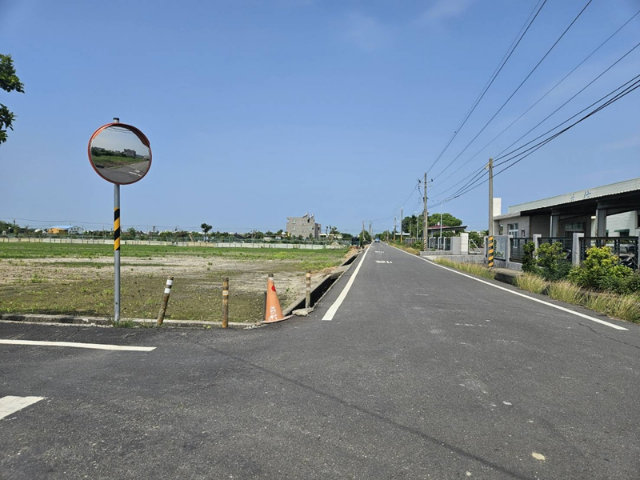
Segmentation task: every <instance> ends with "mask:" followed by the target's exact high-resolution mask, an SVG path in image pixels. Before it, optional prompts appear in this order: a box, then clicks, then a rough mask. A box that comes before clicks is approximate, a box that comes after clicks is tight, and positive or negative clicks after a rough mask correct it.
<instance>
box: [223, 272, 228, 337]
mask: <svg viewBox="0 0 640 480" xmlns="http://www.w3.org/2000/svg"><path fill="white" fill-rule="evenodd" d="M222 328H229V277H225V278H223V279H222Z"/></svg>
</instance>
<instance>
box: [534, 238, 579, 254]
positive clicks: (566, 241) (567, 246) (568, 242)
mask: <svg viewBox="0 0 640 480" xmlns="http://www.w3.org/2000/svg"><path fill="white" fill-rule="evenodd" d="M556 242H560V243H561V244H562V250H563V251H567V252H570V251H571V249H572V248H573V237H540V245H542V244H543V243H551V244H554V243H556Z"/></svg>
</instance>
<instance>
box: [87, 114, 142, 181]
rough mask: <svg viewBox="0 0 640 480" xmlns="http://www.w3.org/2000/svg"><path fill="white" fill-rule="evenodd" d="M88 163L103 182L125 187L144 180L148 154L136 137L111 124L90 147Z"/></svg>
mask: <svg viewBox="0 0 640 480" xmlns="http://www.w3.org/2000/svg"><path fill="white" fill-rule="evenodd" d="M90 152H91V163H93V166H94V167H95V169H96V171H97V172H98V173H99V174H100V175H101V176H102V177H104V178H105V179H106V180H108V181H110V182H112V183H117V184H121V185H125V184H128V183H133V182H136V181H138V180H140V179H141V178H142V177H144V176H145V175H146V174H147V172H148V171H149V167H150V166H151V152H150V150H149V147H147V146H146V145H145V144H144V143H143V142H142V140H141V139H140V138H139V137H138V135H137V134H136V133H135V132H133V131H132V130H129V129H128V128H126V127H125V126H118V125H110V126H109V127H107V128H105V129H104V130H102V131H101V132H100V133H99V134H98V135H96V136H95V137H94V138H93V140H92V141H91V145H90Z"/></svg>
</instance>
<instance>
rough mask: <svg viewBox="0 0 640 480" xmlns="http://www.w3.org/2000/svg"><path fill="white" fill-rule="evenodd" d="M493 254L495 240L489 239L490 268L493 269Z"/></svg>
mask: <svg viewBox="0 0 640 480" xmlns="http://www.w3.org/2000/svg"><path fill="white" fill-rule="evenodd" d="M493 252H494V239H493V237H489V252H488V255H487V256H488V265H489V268H493Z"/></svg>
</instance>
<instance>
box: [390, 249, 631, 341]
mask: <svg viewBox="0 0 640 480" xmlns="http://www.w3.org/2000/svg"><path fill="white" fill-rule="evenodd" d="M394 248H395V247H394ZM398 250H400V249H399V248H398ZM400 251H401V252H402V253H406V254H407V255H411V256H412V257H416V255H413V254H411V253H409V252H405V251H404V250H400ZM417 258H419V259H420V260H424V261H425V262H427V263H430V264H431V265H435V266H436V267H440V268H444V269H445V270H449V271H450V272H453V273H457V274H458V275H462V276H463V277H467V278H470V279H471V280H475V281H476V282H480V283H484V284H485V285H489V286H490V287H493V288H498V289H500V290H503V291H505V292H508V293H511V294H513V295H517V296H519V297H523V298H528V299H529V300H532V301H534V302H538V303H541V304H543V305H547V306H548V307H551V308H555V309H557V310H562V311H563V312H566V313H570V314H571V315H576V316H578V317H581V318H586V319H587V320H591V321H592V322H596V323H600V324H602V325H606V326H607V327H611V328H614V329H616V330H624V331H625V332H626V331H628V330H629V329H628V328H624V327H620V326H619V325H614V324H613V323H609V322H605V321H604V320H600V319H599V318H594V317H590V316H589V315H585V314H584V313H580V312H575V311H573V310H569V309H568V308H564V307H561V306H560V305H554V304H553V303H549V302H545V301H544V300H540V299H539V298H533V297H530V296H529V295H525V294H524V293H520V292H515V291H513V290H509V289H508V288H504V287H501V286H500V285H494V284H493V283H489V282H487V281H485V280H481V279H479V278H476V277H472V276H471V275H467V274H466V273H462V272H459V271H458V270H454V269H452V268H448V267H444V266H442V265H438V264H437V263H435V262H432V261H431V260H427V259H426V258H422V257H417Z"/></svg>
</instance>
